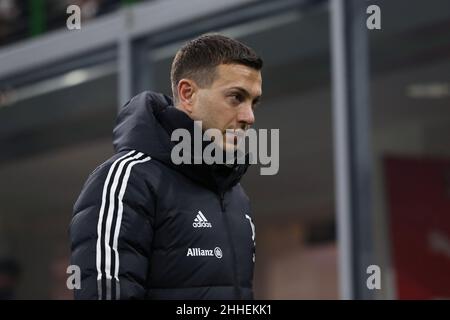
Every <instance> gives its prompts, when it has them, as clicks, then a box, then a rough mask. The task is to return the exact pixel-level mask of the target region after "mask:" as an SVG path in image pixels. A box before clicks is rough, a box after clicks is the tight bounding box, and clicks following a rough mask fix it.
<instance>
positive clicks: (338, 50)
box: [330, 0, 374, 299]
mask: <svg viewBox="0 0 450 320" xmlns="http://www.w3.org/2000/svg"><path fill="white" fill-rule="evenodd" d="M365 9H366V4H365V3H364V2H362V1H360V0H331V24H330V26H331V29H332V30H331V32H332V68H333V82H332V84H333V114H334V116H333V125H334V150H335V152H334V156H335V169H334V172H335V181H336V182H335V184H336V187H335V190H336V208H337V215H336V216H337V229H338V242H339V275H340V276H339V279H340V288H341V296H342V298H343V299H373V298H374V293H373V292H372V291H370V290H369V289H368V288H367V285H366V283H367V282H366V281H367V278H368V275H367V273H366V270H367V267H368V266H369V265H371V264H374V261H373V259H374V249H373V248H374V245H373V230H372V228H373V221H372V220H373V219H372V210H373V206H372V195H373V190H372V170H373V166H372V156H371V150H372V148H371V139H370V134H371V132H372V131H371V130H370V124H371V121H370V106H369V88H368V87H369V86H368V83H369V63H368V39H367V28H366V15H365V14H366V13H365Z"/></svg>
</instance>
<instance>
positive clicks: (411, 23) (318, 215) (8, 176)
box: [0, 0, 450, 299]
mask: <svg viewBox="0 0 450 320" xmlns="http://www.w3.org/2000/svg"><path fill="white" fill-rule="evenodd" d="M70 4H77V5H79V6H80V8H81V11H82V18H81V30H73V31H69V30H68V29H67V28H66V19H67V17H68V14H67V13H66V8H67V6H68V5H70ZM371 4H376V5H378V6H379V7H380V8H381V26H382V29H381V30H367V29H366V28H365V19H366V18H367V17H368V15H367V13H366V8H367V7H368V6H369V5H371ZM361 22H362V23H361ZM210 31H215V32H221V33H223V34H225V35H228V36H232V37H235V38H237V39H239V40H242V41H244V42H245V43H247V44H248V45H250V46H252V47H253V48H254V49H255V50H256V51H257V52H259V53H260V54H261V55H262V57H263V59H264V61H265V67H264V69H263V80H264V81H263V92H264V94H263V96H264V99H263V100H264V101H263V103H262V106H261V108H260V109H259V110H258V112H257V114H256V119H257V122H256V127H258V128H279V129H280V171H279V173H278V174H277V175H275V176H260V175H259V174H258V172H259V170H258V169H257V168H252V169H250V171H249V173H248V175H247V176H246V178H245V179H244V181H243V185H244V187H245V188H246V190H247V192H248V194H249V196H250V198H251V199H252V205H253V211H254V215H255V222H256V225H257V231H256V232H257V256H256V262H257V263H256V275H255V295H256V298H258V299H339V298H343V299H351V298H356V299H413V298H418V299H442V298H447V299H448V298H449V297H450V78H449V75H450V1H448V0H430V1H423V0H395V1H392V0H391V1H388V0H384V1H382V0H379V1H377V0H374V1H370V0H368V1H365V0H348V1H343V0H329V1H327V0H316V1H314V0H309V1H308V0H278V1H267V0H229V1H223V0H220V1H213V0H211V1H207V0H184V1H181V0H160V1H157V0H154V1H133V0H128V1H126V0H122V1H113V0H78V1H76V0H67V1H56V0H27V1H25V0H22V1H16V0H0V298H17V299H71V298H72V293H71V292H70V291H69V290H68V289H67V288H66V279H67V274H66V268H67V266H68V264H69V248H68V233H67V231H68V224H69V221H70V218H71V212H72V206H73V203H74V201H75V200H76V198H77V196H78V193H79V191H80V189H81V187H82V184H83V183H84V181H85V179H86V177H87V176H88V174H89V173H90V172H91V170H93V169H94V168H95V167H96V166H97V165H98V164H99V163H101V162H102V161H104V160H105V159H106V158H108V157H109V156H110V155H111V154H112V152H113V150H112V141H111V136H112V128H113V126H114V120H115V116H116V114H117V111H118V109H119V108H120V106H121V105H122V104H123V102H124V101H126V100H127V99H128V98H129V97H130V96H132V95H134V94H135V93H137V92H140V91H143V90H153V91H160V92H164V93H166V94H170V93H171V92H170V82H169V71H170V64H171V60H172V58H173V56H174V54H175V52H176V50H177V49H178V48H179V46H180V45H181V44H182V43H183V42H185V41H186V40H188V39H190V38H192V37H195V36H197V35H199V34H202V33H205V32H210ZM372 264H374V265H378V266H380V268H381V289H380V290H368V289H367V288H366V279H367V277H368V276H369V275H368V274H367V273H366V269H367V267H368V266H369V265H372Z"/></svg>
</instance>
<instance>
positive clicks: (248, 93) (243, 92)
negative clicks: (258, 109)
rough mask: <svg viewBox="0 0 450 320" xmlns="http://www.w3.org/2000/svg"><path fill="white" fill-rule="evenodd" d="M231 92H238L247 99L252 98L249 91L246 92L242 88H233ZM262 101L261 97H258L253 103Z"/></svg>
mask: <svg viewBox="0 0 450 320" xmlns="http://www.w3.org/2000/svg"><path fill="white" fill-rule="evenodd" d="M229 90H238V91H240V92H241V93H242V94H243V95H244V96H246V97H247V98H248V97H250V96H251V95H250V92H248V91H247V90H245V89H244V88H242V87H231V88H230V89H229ZM260 99H261V96H260V95H259V96H257V97H256V98H255V99H253V103H257V102H259V100H260Z"/></svg>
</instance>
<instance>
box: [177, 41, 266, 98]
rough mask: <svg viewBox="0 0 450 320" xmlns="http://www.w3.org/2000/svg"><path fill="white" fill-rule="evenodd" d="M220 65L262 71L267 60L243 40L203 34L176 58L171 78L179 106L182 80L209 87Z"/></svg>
mask: <svg viewBox="0 0 450 320" xmlns="http://www.w3.org/2000/svg"><path fill="white" fill-rule="evenodd" d="M220 64H242V65H245V66H248V67H250V68H253V69H255V70H258V71H259V70H261V69H262V66H263V61H262V59H261V58H260V57H259V56H258V55H257V54H256V52H255V51H254V50H253V49H251V48H249V47H248V46H246V45H245V44H243V43H242V42H240V41H237V40H235V39H231V38H228V37H226V36H223V35H220V34H217V33H213V34H204V35H201V36H199V37H198V38H195V39H193V40H191V41H189V42H187V43H186V44H185V45H184V46H183V47H181V48H180V50H178V52H177V54H176V55H175V58H174V59H173V62H172V70H171V72H170V79H171V82H172V94H173V98H174V101H175V103H177V102H178V91H177V86H178V82H179V81H180V80H181V79H183V78H189V79H192V80H194V81H195V82H196V83H197V84H198V85H199V86H200V87H207V86H209V85H211V84H212V83H213V81H214V76H215V68H216V67H217V66H218V65H220Z"/></svg>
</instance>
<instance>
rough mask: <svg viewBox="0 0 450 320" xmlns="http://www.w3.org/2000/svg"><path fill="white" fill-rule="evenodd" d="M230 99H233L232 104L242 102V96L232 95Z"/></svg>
mask: <svg viewBox="0 0 450 320" xmlns="http://www.w3.org/2000/svg"><path fill="white" fill-rule="evenodd" d="M231 98H232V99H233V101H234V102H242V96H241V95H239V94H232V95H231Z"/></svg>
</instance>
